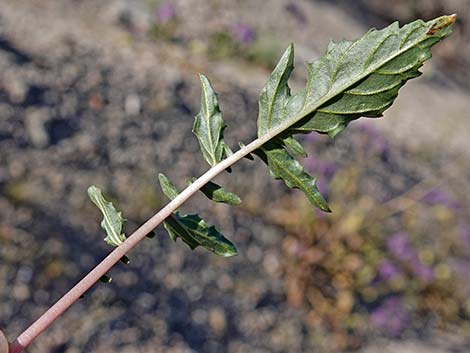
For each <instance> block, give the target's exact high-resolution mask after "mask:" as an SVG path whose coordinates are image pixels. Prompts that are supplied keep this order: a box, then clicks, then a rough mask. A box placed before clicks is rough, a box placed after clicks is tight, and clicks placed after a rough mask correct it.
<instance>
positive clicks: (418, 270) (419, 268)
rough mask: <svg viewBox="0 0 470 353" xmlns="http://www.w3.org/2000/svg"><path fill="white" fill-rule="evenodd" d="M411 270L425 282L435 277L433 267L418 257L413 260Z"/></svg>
mask: <svg viewBox="0 0 470 353" xmlns="http://www.w3.org/2000/svg"><path fill="white" fill-rule="evenodd" d="M411 270H412V271H413V273H414V274H415V275H416V277H418V278H419V279H420V280H421V281H423V282H431V281H432V280H433V279H434V270H433V268H432V267H430V266H427V265H425V264H423V263H422V262H421V261H420V260H419V259H418V258H416V259H414V260H413V261H411Z"/></svg>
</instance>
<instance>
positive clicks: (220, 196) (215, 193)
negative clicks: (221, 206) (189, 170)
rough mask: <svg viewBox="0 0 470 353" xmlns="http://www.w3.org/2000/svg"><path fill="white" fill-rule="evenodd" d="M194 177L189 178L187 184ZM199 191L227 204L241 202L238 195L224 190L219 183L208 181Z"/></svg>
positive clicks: (215, 200)
mask: <svg viewBox="0 0 470 353" xmlns="http://www.w3.org/2000/svg"><path fill="white" fill-rule="evenodd" d="M195 180H196V178H192V179H191V180H189V182H188V184H192V183H193V182H194V181H195ZM201 192H202V193H203V194H204V195H205V196H206V197H207V198H208V199H209V200H212V201H214V202H220V203H226V204H227V205H233V206H237V205H239V204H241V202H242V200H241V199H240V197H238V196H237V195H235V194H234V193H233V192H230V191H227V190H225V189H224V188H223V187H222V186H220V185H219V184H216V183H214V182H212V181H209V182H208V183H207V184H206V185H204V186H203V187H202V188H201Z"/></svg>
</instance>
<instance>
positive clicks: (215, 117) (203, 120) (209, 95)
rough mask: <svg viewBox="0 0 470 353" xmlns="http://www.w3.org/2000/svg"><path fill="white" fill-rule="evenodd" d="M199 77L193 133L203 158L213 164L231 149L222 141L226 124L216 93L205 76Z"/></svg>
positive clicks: (228, 153) (230, 152)
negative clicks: (196, 113)
mask: <svg viewBox="0 0 470 353" xmlns="http://www.w3.org/2000/svg"><path fill="white" fill-rule="evenodd" d="M199 78H200V80H201V87H202V93H201V111H200V112H199V114H198V115H196V117H195V119H194V125H193V133H194V135H196V137H197V139H198V140H199V145H200V146H201V150H202V154H203V156H204V158H205V160H206V161H207V163H209V165H211V166H214V165H216V164H217V163H219V162H220V161H221V160H222V159H223V158H224V156H229V155H231V154H232V151H231V150H230V148H229V146H228V145H227V144H226V143H225V142H224V129H225V127H226V126H227V125H225V123H224V120H223V119H222V113H221V111H220V108H219V102H218V100H217V94H216V93H215V92H214V89H213V88H212V86H211V84H210V82H209V80H208V79H207V77H206V76H204V75H199Z"/></svg>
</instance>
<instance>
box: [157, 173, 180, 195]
mask: <svg viewBox="0 0 470 353" xmlns="http://www.w3.org/2000/svg"><path fill="white" fill-rule="evenodd" d="M158 181H159V182H160V187H161V188H162V191H163V194H164V195H165V196H166V197H168V198H169V199H170V200H173V199H174V198H175V197H176V196H178V194H179V192H178V189H177V188H176V186H175V185H174V184H173V183H172V182H171V181H170V180H169V179H168V178H167V177H166V176H165V174H162V173H159V174H158Z"/></svg>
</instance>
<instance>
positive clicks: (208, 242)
mask: <svg viewBox="0 0 470 353" xmlns="http://www.w3.org/2000/svg"><path fill="white" fill-rule="evenodd" d="M164 227H165V229H166V230H167V231H168V234H169V235H170V238H171V239H172V240H173V241H176V239H177V238H178V237H180V238H181V239H182V240H183V241H184V242H185V243H186V244H188V246H189V247H190V248H191V249H192V250H194V249H195V248H196V247H197V246H202V247H204V248H206V249H207V250H209V251H212V252H213V253H214V254H216V255H219V256H224V257H230V256H235V255H237V248H236V247H235V245H233V243H232V242H231V241H230V240H228V239H227V238H225V237H224V236H223V235H222V234H221V233H220V232H219V231H217V229H216V228H215V227H214V226H209V225H208V224H207V223H206V222H204V220H203V219H201V218H200V217H199V216H198V215H196V214H191V215H180V213H179V212H175V213H174V214H173V215H171V216H170V217H168V218H167V219H166V220H165V222H164Z"/></svg>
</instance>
